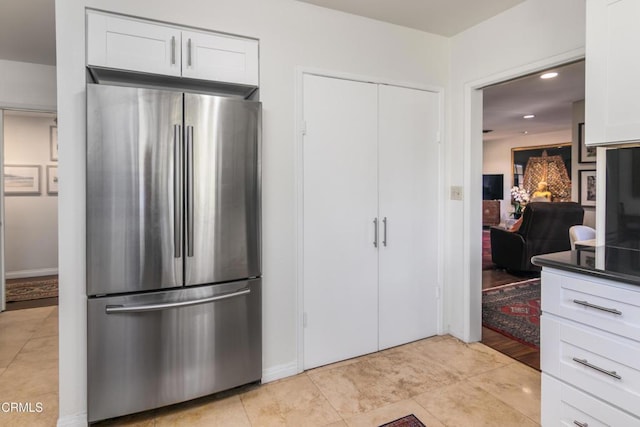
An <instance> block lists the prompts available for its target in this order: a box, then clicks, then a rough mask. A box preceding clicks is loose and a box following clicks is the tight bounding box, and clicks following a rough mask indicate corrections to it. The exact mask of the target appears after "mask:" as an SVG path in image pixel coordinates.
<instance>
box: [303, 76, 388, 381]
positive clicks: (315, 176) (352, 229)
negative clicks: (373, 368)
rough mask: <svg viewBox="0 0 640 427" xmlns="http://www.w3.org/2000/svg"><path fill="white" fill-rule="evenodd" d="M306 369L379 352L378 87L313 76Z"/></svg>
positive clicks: (309, 93)
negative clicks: (376, 243)
mask: <svg viewBox="0 0 640 427" xmlns="http://www.w3.org/2000/svg"><path fill="white" fill-rule="evenodd" d="M303 84H304V93H303V98H304V101H303V109H304V113H303V114H304V120H305V122H306V135H305V137H304V142H303V157H304V184H303V185H304V202H303V204H304V205H303V209H304V229H303V233H304V244H303V265H304V267H303V268H304V273H303V280H304V297H303V299H304V313H305V314H304V315H305V319H306V322H305V323H306V326H305V330H304V368H305V369H309V368H313V367H316V366H320V365H325V364H328V363H332V362H336V361H338V360H344V359H348V358H351V357H355V356H359V355H362V354H366V353H371V352H374V351H376V350H378V252H377V251H378V250H377V248H376V247H374V237H375V236H374V222H373V221H374V218H376V217H377V204H378V194H377V192H378V189H377V184H378V177H377V174H378V171H377V170H378V165H377V104H378V101H377V88H376V86H375V85H372V84H367V83H359V82H353V81H347V80H339V79H333V78H326V77H318V76H311V75H305V77H304V82H303Z"/></svg>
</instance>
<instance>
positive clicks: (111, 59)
mask: <svg viewBox="0 0 640 427" xmlns="http://www.w3.org/2000/svg"><path fill="white" fill-rule="evenodd" d="M87 65H88V66H93V67H104V68H110V69H118V70H125V71H134V72H142V73H151V74H158V75H166V76H172V77H187V78H193V79H198V80H210V81H217V82H225V83H233V84H241V85H247V86H258V77H259V76H258V71H259V70H258V41H257V40H254V39H247V38H242V37H234V36H230V35H226V34H219V33H214V32H207V31H194V30H190V29H187V28H182V27H179V26H174V25H169V24H163V23H157V22H153V21H145V20H142V19H136V18H129V17H124V16H118V15H112V14H108V13H103V12H97V11H91V10H90V11H87Z"/></svg>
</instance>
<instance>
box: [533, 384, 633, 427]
mask: <svg viewBox="0 0 640 427" xmlns="http://www.w3.org/2000/svg"><path fill="white" fill-rule="evenodd" d="M541 417H542V418H541V422H542V425H543V426H550V427H551V426H571V427H576V426H578V427H613V426H619V427H634V426H639V425H640V420H639V419H638V418H636V417H634V416H632V415H630V414H628V413H626V412H624V411H621V410H620V409H617V408H616V407H614V406H612V405H609V404H607V403H605V402H604V401H602V400H600V399H598V398H595V397H593V396H591V395H590V394H588V393H585V392H583V391H580V390H579V389H577V388H575V387H572V386H570V385H569V384H567V383H565V382H562V381H560V380H557V379H556V378H554V377H552V376H550V375H547V374H545V373H543V374H542V415H541Z"/></svg>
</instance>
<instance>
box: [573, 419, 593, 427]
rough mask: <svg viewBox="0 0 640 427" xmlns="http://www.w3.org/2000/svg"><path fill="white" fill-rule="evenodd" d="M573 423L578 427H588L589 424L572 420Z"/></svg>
mask: <svg viewBox="0 0 640 427" xmlns="http://www.w3.org/2000/svg"><path fill="white" fill-rule="evenodd" d="M573 423H574V424H575V425H577V426H578V427H589V424H587V423H581V422H580V421H576V420H573Z"/></svg>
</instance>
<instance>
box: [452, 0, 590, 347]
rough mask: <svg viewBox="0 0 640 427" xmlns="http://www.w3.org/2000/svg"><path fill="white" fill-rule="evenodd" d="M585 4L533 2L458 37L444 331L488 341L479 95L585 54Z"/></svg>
mask: <svg viewBox="0 0 640 427" xmlns="http://www.w3.org/2000/svg"><path fill="white" fill-rule="evenodd" d="M584 28H585V4H584V0H563V1H557V0H527V1H525V2H524V3H521V4H519V5H518V6H515V7H513V8H511V9H509V10H507V11H505V12H503V13H502V14H500V15H497V16H495V17H493V18H491V19H488V20H486V21H484V22H482V23H480V24H479V25H477V26H475V27H473V28H470V29H469V30H467V31H464V32H462V33H460V34H458V35H457V36H455V37H453V38H452V39H451V91H450V92H449V94H450V99H449V100H450V104H449V107H450V110H449V111H450V113H451V115H450V121H449V126H450V128H449V130H450V131H449V136H450V138H449V144H448V145H447V146H446V161H447V164H448V170H449V176H448V177H447V178H448V184H449V185H456V186H462V187H463V191H464V195H465V196H464V200H463V201H449V202H448V204H447V205H448V206H447V209H446V212H445V218H446V220H447V224H445V226H446V236H447V237H446V238H445V242H447V246H446V248H445V274H446V277H445V298H446V301H447V307H445V314H446V315H447V317H446V319H445V327H446V326H447V325H448V327H449V328H448V329H449V331H450V332H451V333H452V334H454V335H455V336H457V337H460V338H462V339H465V340H478V339H480V337H481V333H482V329H481V316H480V298H481V281H482V277H481V241H482V240H481V232H482V200H481V199H482V191H481V188H482V179H481V178H482V114H481V110H482V94H481V93H480V91H476V90H473V89H474V88H480V87H483V86H487V85H489V84H493V83H497V82H500V81H505V80H507V79H510V78H514V77H517V76H521V75H524V74H528V73H531V72H535V71H539V70H542V69H545V68H548V67H551V66H555V65H558V64H559V63H562V62H567V61H569V60H575V59H579V58H581V57H582V56H583V55H584Z"/></svg>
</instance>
